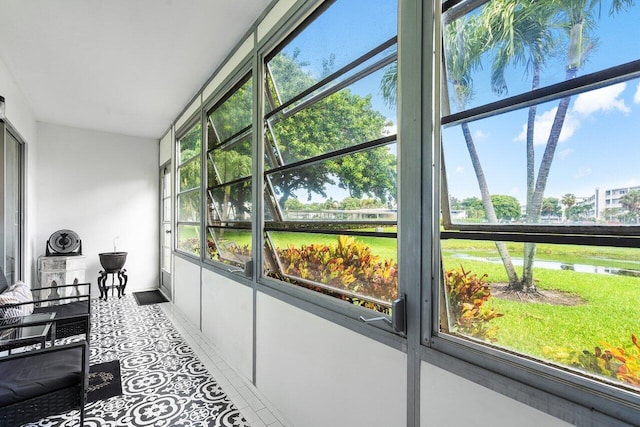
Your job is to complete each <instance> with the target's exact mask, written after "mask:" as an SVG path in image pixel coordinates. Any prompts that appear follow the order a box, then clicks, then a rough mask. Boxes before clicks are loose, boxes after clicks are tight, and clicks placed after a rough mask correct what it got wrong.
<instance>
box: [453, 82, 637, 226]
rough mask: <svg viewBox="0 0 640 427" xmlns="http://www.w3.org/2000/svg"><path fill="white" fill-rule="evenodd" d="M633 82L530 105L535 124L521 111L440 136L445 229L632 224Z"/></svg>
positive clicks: (634, 171) (634, 205)
mask: <svg viewBox="0 0 640 427" xmlns="http://www.w3.org/2000/svg"><path fill="white" fill-rule="evenodd" d="M639 84H640V80H638V79H636V80H631V81H628V82H623V83H618V84H615V85H612V86H608V87H604V88H601V89H596V90H592V91H590V92H586V93H582V94H580V95H576V96H573V97H569V98H565V99H562V100H559V101H553V102H547V103H544V104H539V105H537V106H535V120H529V121H528V119H529V113H530V111H529V109H528V108H527V109H521V110H517V111H512V112H509V113H506V114H501V115H496V116H493V117H490V118H486V119H483V120H478V121H475V122H472V123H468V124H465V125H462V126H455V127H450V128H446V129H443V132H442V139H443V150H444V159H445V163H446V170H447V186H448V194H449V201H450V206H451V217H452V222H454V223H480V224H481V223H485V222H489V223H515V224H517V223H528V224H560V225H594V226H599V225H621V226H624V225H627V226H635V225H637V224H638V221H639V220H640V176H639V175H638V166H637V165H638V162H637V159H638V158H640V144H638V143H637V135H639V134H640V109H638V108H637V100H638V87H639ZM563 111H566V113H563ZM554 121H555V122H556V123H561V124H562V127H561V128H560V127H556V128H553V127H552V123H553V122H554ZM527 126H529V129H530V130H535V133H532V132H531V134H532V135H533V137H530V136H528V134H529V133H528V132H527ZM460 127H462V129H460ZM527 147H529V148H530V149H531V150H532V154H531V157H529V159H528V157H527ZM545 150H548V153H550V156H547V158H546V159H545V160H544V161H543V153H544V152H545ZM471 154H473V156H472V155H471ZM528 170H530V172H529V173H528V172H527V171H528ZM478 176H481V179H479V178H478ZM528 177H529V179H528ZM528 182H530V183H532V186H531V187H529V186H528V184H527V183H528ZM534 184H535V186H534ZM481 188H486V192H483V191H481ZM528 188H531V189H532V190H529V191H528V190H527V189H528ZM483 193H484V194H485V195H486V196H488V197H485V199H484V201H483V196H482V194H483ZM528 193H529V194H530V196H529V195H528ZM529 200H531V201H530V202H529ZM489 204H490V205H492V206H493V210H494V212H495V214H492V213H491V211H490V210H489V211H488V212H489V213H488V214H487V213H486V212H487V211H486V208H487V206H489ZM489 209H491V208H489ZM621 232H622V231H621Z"/></svg>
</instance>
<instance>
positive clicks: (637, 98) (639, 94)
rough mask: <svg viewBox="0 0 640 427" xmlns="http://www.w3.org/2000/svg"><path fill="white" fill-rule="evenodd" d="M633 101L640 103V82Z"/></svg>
mask: <svg viewBox="0 0 640 427" xmlns="http://www.w3.org/2000/svg"><path fill="white" fill-rule="evenodd" d="M633 102H635V103H636V104H640V83H638V87H637V88H636V94H635V95H634V96H633Z"/></svg>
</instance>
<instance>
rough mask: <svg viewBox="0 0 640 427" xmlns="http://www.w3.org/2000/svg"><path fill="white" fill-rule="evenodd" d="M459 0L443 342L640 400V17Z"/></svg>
mask: <svg viewBox="0 0 640 427" xmlns="http://www.w3.org/2000/svg"><path fill="white" fill-rule="evenodd" d="M447 4H449V3H446V4H445V5H444V6H443V15H442V16H443V34H442V40H443V46H444V50H443V51H444V57H443V61H444V67H443V82H442V84H441V87H442V88H443V91H444V92H445V94H444V95H443V97H442V99H443V103H442V114H441V128H442V129H441V136H442V138H441V142H442V145H441V149H442V159H443V163H444V164H443V168H442V170H443V174H442V180H441V189H440V190H441V191H440V194H441V196H442V197H441V208H442V228H441V232H440V254H441V257H442V267H443V268H442V270H443V271H442V277H441V280H440V286H441V288H440V295H441V300H440V308H441V310H439V313H440V322H439V330H438V331H436V332H435V333H436V335H437V336H438V337H439V338H443V339H445V340H449V341H451V342H456V343H458V342H462V343H463V344H464V345H466V346H473V347H475V348H478V347H480V348H484V349H485V350H486V351H487V352H489V351H490V352H491V353H492V354H496V350H498V352H497V354H501V355H502V357H505V358H506V357H513V355H514V354H515V355H518V357H519V358H520V360H519V362H520V363H524V361H525V360H526V361H527V363H529V362H531V361H533V362H534V363H533V366H536V369H538V370H544V369H548V366H549V365H551V366H553V367H556V368H561V369H562V370H555V371H554V372H555V375H560V374H558V372H566V371H569V372H571V373H572V376H571V379H572V380H573V381H578V378H579V379H580V381H581V382H580V383H581V384H587V387H590V388H591V389H593V390H602V383H606V384H607V385H609V386H614V388H615V389H617V391H618V392H619V393H618V394H616V395H617V396H621V397H622V398H623V400H624V399H626V400H631V401H634V402H635V403H636V404H637V402H638V401H639V400H640V399H639V394H638V393H639V392H640V364H639V362H640V341H638V339H639V337H640V323H638V303H640V264H639V263H638V259H639V256H640V240H639V239H638V237H639V236H640V227H638V224H639V223H638V221H639V219H640V191H638V190H632V189H631V188H629V183H634V185H637V184H638V183H639V182H640V181H638V174H637V166H636V164H637V161H636V159H638V158H640V145H639V144H637V135H638V132H639V131H640V125H639V123H640V80H639V79H637V76H638V74H639V73H640V61H639V59H640V43H639V42H638V40H640V38H639V37H638V36H640V34H639V33H640V29H638V26H637V17H638V16H639V14H640V7H638V6H636V5H634V4H633V3H632V2H627V1H614V2H606V3H605V2H602V4H600V2H569V1H563V2H546V1H538V2H522V1H517V0H493V1H489V2H480V3H475V5H477V4H480V6H475V5H474V4H472V2H462V3H461V4H457V5H455V6H453V7H451V8H447ZM621 37H622V38H624V43H625V48H624V49H620V48H619V43H620V39H621ZM445 171H446V172H445ZM627 188H629V190H628V191H627ZM625 191H626V194H625V193H623V192H625ZM616 193H617V194H624V196H623V197H621V198H620V203H619V205H615V207H614V204H612V203H611V201H610V200H606V202H605V194H606V195H607V196H609V195H611V194H616ZM488 348H490V350H489V349H488ZM511 360H512V359H511ZM538 362H541V363H538ZM527 366H532V365H531V364H530V363H529V364H528V365H527ZM546 372H549V371H546ZM585 378H586V379H587V380H586V381H585V380H584V379H585Z"/></svg>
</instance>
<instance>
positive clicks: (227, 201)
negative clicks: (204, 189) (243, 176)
mask: <svg viewBox="0 0 640 427" xmlns="http://www.w3.org/2000/svg"><path fill="white" fill-rule="evenodd" d="M209 215H210V216H209V225H214V224H218V223H219V222H220V221H222V222H225V221H251V180H246V181H241V182H237V183H235V184H232V185H225V186H222V187H216V188H213V189H211V190H209Z"/></svg>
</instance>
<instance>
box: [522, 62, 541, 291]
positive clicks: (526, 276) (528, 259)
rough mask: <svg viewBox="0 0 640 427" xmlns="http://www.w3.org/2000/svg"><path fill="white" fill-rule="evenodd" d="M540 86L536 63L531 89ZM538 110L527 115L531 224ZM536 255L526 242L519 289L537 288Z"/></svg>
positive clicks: (532, 217)
mask: <svg viewBox="0 0 640 427" xmlns="http://www.w3.org/2000/svg"><path fill="white" fill-rule="evenodd" d="M539 86H540V64H539V63H535V64H534V65H533V78H532V82H531V90H535V89H537V88H538V87H539ZM536 110H537V107H536V106H535V105H533V106H531V107H529V115H528V117H527V211H526V212H527V214H526V218H527V223H528V224H530V223H532V222H535V221H537V220H535V221H534V218H535V213H534V212H533V210H532V208H533V193H534V188H535V187H534V184H535V174H534V167H535V150H534V139H533V137H534V133H533V131H534V128H535V122H536ZM535 256H536V244H535V243H525V244H524V255H523V260H522V282H521V284H520V285H519V286H518V290H524V291H533V290H534V289H535V287H534V285H533V261H534V259H535Z"/></svg>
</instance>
